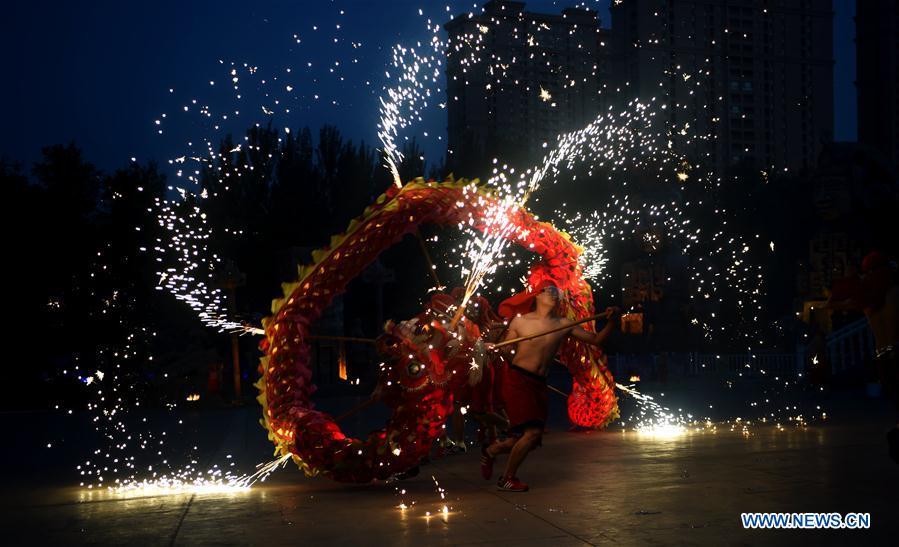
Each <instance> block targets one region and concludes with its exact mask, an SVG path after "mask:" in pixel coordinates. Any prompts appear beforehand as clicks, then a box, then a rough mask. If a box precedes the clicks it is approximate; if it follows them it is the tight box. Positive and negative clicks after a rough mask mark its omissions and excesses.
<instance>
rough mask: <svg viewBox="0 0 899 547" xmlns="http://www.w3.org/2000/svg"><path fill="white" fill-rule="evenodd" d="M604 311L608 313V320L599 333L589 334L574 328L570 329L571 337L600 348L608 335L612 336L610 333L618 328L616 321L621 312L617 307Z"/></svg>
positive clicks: (619, 317)
mask: <svg viewBox="0 0 899 547" xmlns="http://www.w3.org/2000/svg"><path fill="white" fill-rule="evenodd" d="M606 311H607V312H609V320H608V322H607V323H606V326H605V327H603V328H602V330H601V331H599V332H589V331H586V330H584V329H582V328H581V327H574V328H572V329H571V336H574V337H575V338H577V339H578V340H580V341H581V342H586V343H587V344H592V345H594V346H601V345H602V344H603V343H604V342H605V341H606V338H608V337H609V335H610V334H612V331H613V330H614V329H615V328H616V327H617V326H618V320H619V319H621V310H620V309H618V308H617V307H612V308H606Z"/></svg>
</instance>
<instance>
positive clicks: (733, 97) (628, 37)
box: [611, 0, 864, 173]
mask: <svg viewBox="0 0 899 547" xmlns="http://www.w3.org/2000/svg"><path fill="white" fill-rule="evenodd" d="M862 3H864V2H862ZM611 13H612V31H611V32H612V50H613V52H614V60H613V62H612V71H611V72H612V75H613V78H614V81H615V83H616V84H617V85H618V86H619V87H621V88H622V89H623V90H624V92H625V97H640V98H641V99H644V100H648V99H649V98H651V97H656V98H657V99H659V100H661V99H663V98H666V97H667V99H668V102H669V104H677V105H680V106H681V107H682V108H669V109H667V114H666V115H667V116H669V119H670V120H671V121H672V122H674V123H677V124H683V123H685V122H689V123H690V124H691V128H692V130H693V131H695V132H697V133H701V134H703V133H707V134H710V135H713V136H715V141H714V143H713V144H706V143H700V144H698V145H697V146H702V147H706V148H707V152H708V153H710V160H711V163H712V166H713V167H714V168H715V169H716V170H717V171H718V172H719V173H723V172H726V170H727V169H729V168H731V167H733V166H734V165H737V164H742V165H744V166H747V167H751V168H754V169H760V170H764V171H770V170H772V169H774V170H778V171H783V170H784V169H787V170H789V171H792V172H796V171H801V170H803V169H808V168H811V167H813V166H814V165H815V163H816V161H817V157H818V154H819V152H820V150H821V147H822V146H823V145H824V144H825V143H827V142H830V141H831V140H832V139H833V11H832V9H831V3H830V1H829V0H720V1H716V2H711V1H709V0H640V1H639V2H636V1H634V2H631V1H625V2H620V3H615V2H613V5H612V7H611ZM697 79H698V80H697ZM697 81H698V82H699V84H700V85H695V84H696V82H697Z"/></svg>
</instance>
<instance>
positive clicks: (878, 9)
mask: <svg viewBox="0 0 899 547" xmlns="http://www.w3.org/2000/svg"><path fill="white" fill-rule="evenodd" d="M897 26H899V6H897V3H896V1H895V0H863V1H856V3H855V36H856V37H855V44H856V49H855V54H856V70H857V76H856V82H855V85H856V89H857V91H858V141H859V142H860V143H863V144H866V145H868V146H871V147H872V148H874V149H875V150H879V151H880V152H881V153H882V154H883V155H884V157H885V158H886V159H888V160H890V162H891V163H892V166H893V169H894V170H895V169H896V168H897V166H899V94H897V92H896V88H897V86H899V72H897V71H896V66H897V61H899V34H897V33H896V27H897Z"/></svg>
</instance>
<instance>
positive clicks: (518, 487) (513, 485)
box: [496, 477, 528, 492]
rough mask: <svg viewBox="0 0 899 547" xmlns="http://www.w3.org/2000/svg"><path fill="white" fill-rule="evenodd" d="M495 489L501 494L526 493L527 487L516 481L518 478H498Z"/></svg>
mask: <svg viewBox="0 0 899 547" xmlns="http://www.w3.org/2000/svg"><path fill="white" fill-rule="evenodd" d="M496 489H497V490H502V491H503V492H527V491H528V485H526V484H525V483H523V482H521V481H520V480H518V477H500V478H499V482H497V483H496Z"/></svg>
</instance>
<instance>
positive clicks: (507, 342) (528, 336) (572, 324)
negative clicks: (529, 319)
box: [493, 312, 609, 349]
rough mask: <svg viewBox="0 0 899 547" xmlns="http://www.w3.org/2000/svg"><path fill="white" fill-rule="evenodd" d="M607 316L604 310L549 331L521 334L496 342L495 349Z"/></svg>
mask: <svg viewBox="0 0 899 547" xmlns="http://www.w3.org/2000/svg"><path fill="white" fill-rule="evenodd" d="M607 317H609V313H608V312H602V313H599V314H596V315H592V316H590V317H587V318H586V319H579V320H578V321H575V322H574V323H570V324H568V325H565V326H564V327H556V328H554V329H550V330H548V331H544V332H538V333H537V334H529V335H527V336H519V337H518V338H512V339H511V340H506V341H504V342H500V343H499V344H495V345H494V346H493V347H494V349H495V348H501V347H503V346H508V345H509V344H517V343H518V342H523V341H525V340H531V339H533V338H539V337H541V336H546V335H547V334H552V333H554V332H559V331H562V330H565V329H570V328H571V327H574V326H577V325H580V324H581V323H587V322H589V321H595V320H596V319H604V318H607Z"/></svg>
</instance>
